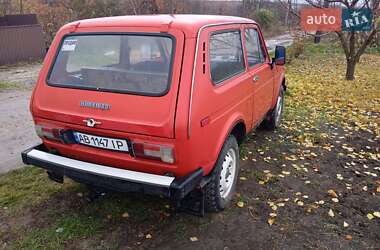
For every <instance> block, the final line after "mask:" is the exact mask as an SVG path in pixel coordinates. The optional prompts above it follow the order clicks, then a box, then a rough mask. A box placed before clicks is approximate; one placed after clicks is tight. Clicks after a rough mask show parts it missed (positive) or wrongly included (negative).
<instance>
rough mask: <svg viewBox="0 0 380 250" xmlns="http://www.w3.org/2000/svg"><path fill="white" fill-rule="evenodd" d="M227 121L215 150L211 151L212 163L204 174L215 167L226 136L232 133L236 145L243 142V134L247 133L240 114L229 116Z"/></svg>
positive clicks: (210, 171)
mask: <svg viewBox="0 0 380 250" xmlns="http://www.w3.org/2000/svg"><path fill="white" fill-rule="evenodd" d="M229 121H231V122H226V125H225V127H224V129H223V130H222V131H223V133H221V136H220V137H219V140H218V142H217V147H215V148H216V150H215V151H214V152H213V155H214V159H215V161H214V163H213V165H212V167H211V169H209V170H206V174H207V175H208V174H210V173H212V171H213V170H214V169H215V164H216V162H217V160H218V157H219V154H220V152H221V150H222V148H223V145H224V142H225V141H226V140H227V138H228V136H230V135H233V136H235V138H236V140H237V142H238V145H240V144H241V143H243V141H244V139H245V136H246V134H247V126H246V122H245V120H244V119H243V117H242V116H236V117H234V118H231V119H230V120H229Z"/></svg>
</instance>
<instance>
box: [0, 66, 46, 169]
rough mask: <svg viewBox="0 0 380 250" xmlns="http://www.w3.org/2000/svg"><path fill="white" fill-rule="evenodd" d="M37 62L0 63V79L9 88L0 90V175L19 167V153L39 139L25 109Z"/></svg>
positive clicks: (37, 71)
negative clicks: (8, 64) (0, 146)
mask: <svg viewBox="0 0 380 250" xmlns="http://www.w3.org/2000/svg"><path fill="white" fill-rule="evenodd" d="M41 66H42V65H41V63H39V62H37V63H30V64H18V65H10V66H0V82H2V83H6V84H10V85H11V87H10V88H6V89H0V144H1V145H3V146H2V149H1V150H0V159H2V160H1V161H0V174H1V173H5V172H7V171H9V170H11V169H15V168H17V167H22V163H21V159H20V152H21V151H22V150H24V149H26V148H27V147H30V146H33V145H35V144H37V143H38V142H39V138H38V137H37V136H36V134H35V132H34V125H33V122H32V117H31V115H30V112H29V100H30V95H31V89H32V88H33V86H34V84H35V81H36V80H37V77H38V73H39V71H40V69H41Z"/></svg>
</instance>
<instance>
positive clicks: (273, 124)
mask: <svg viewBox="0 0 380 250" xmlns="http://www.w3.org/2000/svg"><path fill="white" fill-rule="evenodd" d="M283 110H284V88H283V87H282V86H281V89H280V93H279V94H278V97H277V101H276V106H275V107H274V109H273V110H272V111H271V112H270V113H269V114H268V116H267V118H266V119H265V120H264V121H263V124H262V125H263V127H265V128H267V129H275V128H277V127H278V126H279V125H280V121H281V117H282V113H283Z"/></svg>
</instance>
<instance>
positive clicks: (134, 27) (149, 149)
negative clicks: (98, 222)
mask: <svg viewBox="0 0 380 250" xmlns="http://www.w3.org/2000/svg"><path fill="white" fill-rule="evenodd" d="M284 63H285V48H284V47H281V46H277V47H276V51H275V56H274V58H270V56H269V54H268V51H267V48H266V45H265V42H264V39H263V35H262V33H261V31H260V27H259V25H258V24H257V23H256V22H254V21H252V20H250V19H246V18H240V17H227V16H210V15H151V16H120V17H107V18H96V19H88V20H81V21H76V22H73V23H69V24H67V25H64V26H63V27H62V28H61V29H60V30H59V31H58V33H57V35H56V37H55V39H54V41H53V42H52V44H51V47H50V49H49V51H48V53H47V55H46V57H45V60H44V63H43V67H42V69H41V72H40V74H39V78H38V80H37V83H36V86H35V88H34V91H33V94H32V97H31V102H30V111H31V113H32V115H33V119H34V122H35V129H36V132H37V134H38V136H39V137H40V138H41V139H42V144H40V145H38V146H35V147H33V148H30V149H27V150H25V151H24V152H22V158H23V161H24V163H25V164H29V165H35V166H38V167H41V168H44V169H46V170H47V173H48V175H49V177H50V179H52V180H55V181H58V182H63V180H64V177H69V178H71V179H73V180H75V181H77V182H80V183H84V184H86V185H88V186H89V187H98V188H104V189H107V190H114V191H121V192H130V191H137V192H144V193H149V194H158V195H164V196H167V197H170V198H172V199H173V200H176V201H178V200H182V199H183V198H184V197H186V196H188V195H190V194H191V193H192V192H193V191H194V192H195V190H198V191H199V190H201V192H202V195H203V196H202V197H203V198H202V207H203V208H204V210H206V211H221V210H223V209H224V208H226V207H227V206H228V204H229V203H230V201H231V199H232V197H233V194H234V190H235V186H236V182H237V177H238V172H239V150H238V146H239V145H240V144H241V143H242V142H243V140H244V137H245V135H246V134H247V133H248V132H249V131H250V130H252V129H254V128H255V127H257V126H258V125H260V124H262V125H263V126H265V127H267V128H270V129H274V128H275V127H277V126H278V124H279V122H280V118H281V114H282V111H283V103H284V91H285V90H286V86H285V75H284V67H283V65H284Z"/></svg>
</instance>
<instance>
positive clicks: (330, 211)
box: [328, 209, 335, 217]
mask: <svg viewBox="0 0 380 250" xmlns="http://www.w3.org/2000/svg"><path fill="white" fill-rule="evenodd" d="M328 214H329V216H330V217H334V216H335V214H334V211H332V209H330V210H329V213H328Z"/></svg>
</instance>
